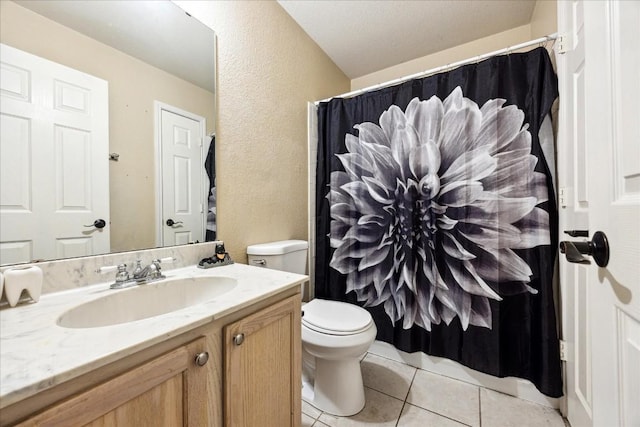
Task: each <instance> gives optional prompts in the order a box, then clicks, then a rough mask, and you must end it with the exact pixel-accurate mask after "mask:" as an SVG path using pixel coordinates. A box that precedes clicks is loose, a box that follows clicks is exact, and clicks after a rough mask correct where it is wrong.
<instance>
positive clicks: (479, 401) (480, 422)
mask: <svg viewBox="0 0 640 427" xmlns="http://www.w3.org/2000/svg"><path fill="white" fill-rule="evenodd" d="M478 422H479V427H482V387H478Z"/></svg>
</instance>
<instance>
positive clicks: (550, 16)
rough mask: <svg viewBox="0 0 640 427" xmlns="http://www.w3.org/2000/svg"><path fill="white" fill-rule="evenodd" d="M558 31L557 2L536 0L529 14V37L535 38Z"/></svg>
mask: <svg viewBox="0 0 640 427" xmlns="http://www.w3.org/2000/svg"><path fill="white" fill-rule="evenodd" d="M557 31H558V2H557V1H556V0H538V1H537V2H536V7H535V9H534V10H533V14H532V15H531V38H532V39H537V38H539V37H544V36H547V35H549V34H553V33H555V32H557Z"/></svg>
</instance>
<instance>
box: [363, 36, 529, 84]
mask: <svg viewBox="0 0 640 427" xmlns="http://www.w3.org/2000/svg"><path fill="white" fill-rule="evenodd" d="M530 39H531V31H530V26H529V24H527V25H522V26H520V27H516V28H513V29H511V30H507V31H503V32H501V33H498V34H494V35H491V36H488V37H483V38H481V39H478V40H474V41H472V42H469V43H465V44H461V45H458V46H455V47H452V48H449V49H445V50H442V51H440V52H436V53H433V54H431V55H427V56H423V57H420V58H416V59H413V60H411V61H407V62H404V63H402V64H398V65H394V66H392V67H389V68H385V69H383V70H380V71H377V72H374V73H371V74H367V75H365V76H362V77H359V78H356V79H353V80H351V90H357V89H362V88H365V87H369V86H372V85H375V84H379V83H383V82H386V81H389V80H393V79H398V78H402V77H404V76H408V75H411V74H415V73H419V72H422V71H425V70H430V69H432V68H436V67H440V66H443V65H447V64H450V63H453V62H457V61H462V60H464V59H467V58H470V57H472V56H477V55H482V54H484V53H488V52H492V51H495V50H498V49H503V48H505V47H507V46H512V45H515V44H518V43H522V42H526V41H527V40H530Z"/></svg>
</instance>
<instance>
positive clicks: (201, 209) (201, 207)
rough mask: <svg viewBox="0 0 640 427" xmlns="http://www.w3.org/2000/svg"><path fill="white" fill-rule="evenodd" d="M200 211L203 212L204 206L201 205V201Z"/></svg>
mask: <svg viewBox="0 0 640 427" xmlns="http://www.w3.org/2000/svg"><path fill="white" fill-rule="evenodd" d="M200 213H204V207H203V206H202V203H200Z"/></svg>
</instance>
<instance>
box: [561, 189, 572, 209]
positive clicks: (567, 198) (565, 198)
mask: <svg viewBox="0 0 640 427" xmlns="http://www.w3.org/2000/svg"><path fill="white" fill-rule="evenodd" d="M572 200H573V189H572V188H571V187H560V188H558V205H559V206H560V207H561V208H566V207H569V206H572V204H571V202H572Z"/></svg>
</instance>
